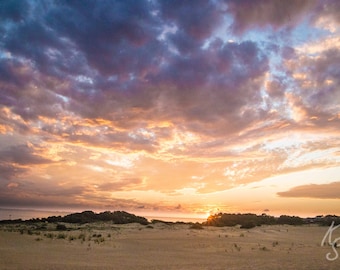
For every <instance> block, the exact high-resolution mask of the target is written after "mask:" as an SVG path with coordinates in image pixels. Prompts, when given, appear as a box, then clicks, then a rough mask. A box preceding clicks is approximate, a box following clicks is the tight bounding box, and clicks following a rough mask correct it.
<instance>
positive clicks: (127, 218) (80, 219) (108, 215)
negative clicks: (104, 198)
mask: <svg viewBox="0 0 340 270" xmlns="http://www.w3.org/2000/svg"><path fill="white" fill-rule="evenodd" d="M97 221H111V222H112V223H114V224H127V223H140V224H142V225H147V224H149V222H148V220H147V219H146V218H144V217H139V216H136V215H134V214H130V213H127V212H125V211H115V212H110V211H105V212H102V213H99V214H96V213H94V212H92V211H84V212H82V213H74V214H69V215H67V216H65V217H63V218H62V220H61V222H66V223H91V222H97Z"/></svg>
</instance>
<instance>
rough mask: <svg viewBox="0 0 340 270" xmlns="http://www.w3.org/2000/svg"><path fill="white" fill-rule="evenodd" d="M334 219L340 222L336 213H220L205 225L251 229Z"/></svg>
mask: <svg viewBox="0 0 340 270" xmlns="http://www.w3.org/2000/svg"><path fill="white" fill-rule="evenodd" d="M333 221H334V225H337V224H340V217H339V216H335V215H327V216H317V217H314V218H301V217H297V216H287V215H281V216H280V217H273V216H269V215H266V214H262V215H255V214H226V213H218V214H215V215H211V216H210V217H209V218H208V219H207V221H206V222H203V225H205V226H217V227H224V226H236V225H240V226H241V227H240V228H241V229H251V228H254V227H256V226H261V225H275V224H280V225H283V224H286V225H303V224H318V225H320V226H330V225H331V224H332V222H333Z"/></svg>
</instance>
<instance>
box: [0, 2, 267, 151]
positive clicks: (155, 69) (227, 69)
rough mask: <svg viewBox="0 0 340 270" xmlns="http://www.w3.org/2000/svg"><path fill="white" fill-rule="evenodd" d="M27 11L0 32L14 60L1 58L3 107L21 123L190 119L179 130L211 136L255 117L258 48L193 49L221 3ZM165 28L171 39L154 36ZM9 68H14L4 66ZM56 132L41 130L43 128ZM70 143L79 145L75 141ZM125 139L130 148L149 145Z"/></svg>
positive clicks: (55, 5)
mask: <svg viewBox="0 0 340 270" xmlns="http://www.w3.org/2000/svg"><path fill="white" fill-rule="evenodd" d="M28 3H29V4H30V8H31V10H32V12H31V14H33V15H34V16H33V15H29V14H26V15H27V16H26V18H25V20H24V21H23V22H22V23H20V24H14V25H12V24H11V25H10V26H8V29H7V31H6V35H5V36H4V39H3V44H4V46H3V49H4V50H5V51H7V52H9V53H11V54H12V56H14V58H11V59H6V60H3V62H4V63H3V68H2V69H3V70H4V72H3V76H2V77H4V78H5V79H4V80H3V83H4V84H6V85H5V86H6V87H7V88H6V89H8V90H6V92H5V94H4V98H3V100H2V101H3V104H4V105H6V106H10V107H11V108H12V111H13V112H14V113H16V114H18V115H20V116H21V117H22V118H23V119H25V120H35V119H37V117H38V116H46V117H49V118H50V117H52V118H53V117H58V116H60V115H61V112H62V110H67V111H69V112H72V113H74V114H76V115H79V116H80V117H85V118H90V119H95V118H104V119H108V120H110V121H112V123H114V124H115V125H117V126H119V127H124V128H134V127H136V126H138V125H140V123H141V121H142V122H148V121H152V120H164V119H166V120H170V121H174V122H176V123H177V124H179V123H182V124H183V123H184V121H186V120H193V121H194V122H192V123H191V124H189V125H187V124H185V128H188V129H190V130H193V131H195V132H208V133H210V134H211V135H216V131H217V130H220V131H221V132H222V131H223V130H229V131H230V132H234V131H237V130H239V129H240V128H242V127H244V126H246V125H247V124H249V123H251V122H252V121H254V120H256V119H257V117H260V116H263V113H264V112H263V111H261V110H258V109H255V108H256V107H257V108H258V103H259V102H260V87H261V76H263V75H264V74H265V72H266V71H267V70H268V68H269V67H268V58H267V56H266V55H265V54H264V52H263V51H262V50H261V49H260V47H258V45H257V44H256V43H254V42H250V41H246V42H241V43H224V42H223V41H221V40H219V39H216V40H215V41H211V42H210V45H209V46H208V47H206V48H203V47H202V45H203V43H204V42H205V40H206V39H207V38H209V37H210V36H211V35H212V34H213V32H214V29H215V28H216V26H217V24H218V23H220V22H221V20H222V16H223V12H222V11H221V5H220V3H219V4H215V3H214V2H213V1H202V2H200V3H193V2H189V1H176V2H172V1H171V2H166V1H164V2H163V1H161V2H152V1H138V2H137V3H136V2H134V1H100V2H93V1H86V2H83V3H78V2H73V1H71V2H69V1H58V2H48V3H47V4H46V5H44V6H40V5H38V4H33V3H31V2H28ZM23 14H25V13H23ZM173 26H174V27H175V30H174V31H170V32H163V31H164V30H165V29H166V27H173ZM173 48H176V49H177V52H174V51H173ZM185 55H190V57H185ZM15 56H18V57H19V58H18V59H20V57H21V58H22V60H20V61H19V60H15ZM14 61H19V62H18V64H16V65H19V67H20V69H19V68H13V67H12V66H13V65H14V64H13V62H14ZM20 70H21V71H20ZM23 82H25V84H24V85H22V83H23ZM23 88H24V89H25V91H24V89H23ZM253 105H255V107H253V108H252V109H250V108H251V106H253ZM245 116H246V117H245ZM147 119H148V120H147ZM204 123H209V125H210V127H208V129H207V128H203V127H202V125H203V124H204ZM55 128H56V127H55V126H53V127H49V126H46V125H44V127H43V130H46V131H48V130H52V129H53V130H55ZM63 131H64V133H65V130H63ZM69 135H70V136H69V137H68V138H69V139H72V138H75V136H77V138H76V140H83V139H84V140H86V136H84V135H81V134H79V133H78V134H77V135H73V133H70V134H69ZM126 135H127V134H125V136H126ZM79 136H80V137H79ZM104 136H105V135H104ZM110 136H112V137H113V138H117V135H116V134H112V135H110ZM118 137H119V136H118ZM132 139H133V143H132V145H133V146H134V145H135V146H138V145H143V144H144V145H145V144H146V143H152V144H154V142H152V141H145V140H143V139H141V138H139V137H135V138H132ZM129 140H130V141H131V137H130V138H129V139H128V141H129ZM142 148H143V147H142Z"/></svg>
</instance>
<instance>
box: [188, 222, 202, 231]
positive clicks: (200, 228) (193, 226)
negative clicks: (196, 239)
mask: <svg viewBox="0 0 340 270" xmlns="http://www.w3.org/2000/svg"><path fill="white" fill-rule="evenodd" d="M190 229H194V230H203V229H204V228H203V226H202V224H200V223H198V222H196V223H194V224H192V225H191V226H190Z"/></svg>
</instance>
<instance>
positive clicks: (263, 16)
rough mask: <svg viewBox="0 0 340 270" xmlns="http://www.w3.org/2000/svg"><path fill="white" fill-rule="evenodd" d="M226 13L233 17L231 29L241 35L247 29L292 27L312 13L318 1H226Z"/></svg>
mask: <svg viewBox="0 0 340 270" xmlns="http://www.w3.org/2000/svg"><path fill="white" fill-rule="evenodd" d="M225 2H226V4H227V6H228V11H229V12H230V13H231V14H232V16H233V17H234V21H233V23H232V25H231V29H232V31H233V32H234V33H236V34H241V33H243V32H244V31H246V30H249V29H254V28H255V29H256V28H257V29H259V28H260V29H261V28H265V27H272V28H273V29H274V30H277V29H281V28H283V27H294V26H295V25H296V24H297V23H299V22H300V21H302V20H303V18H305V17H306V15H308V12H311V11H313V9H314V8H315V7H316V5H317V2H318V1H314V0H312V1H310V0H301V1H296V2H291V1H266V0H241V1H239V0H226V1H225Z"/></svg>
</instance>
